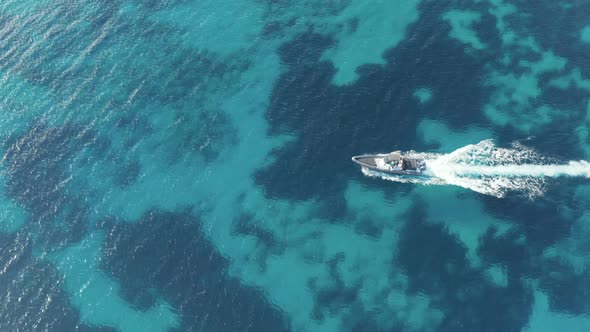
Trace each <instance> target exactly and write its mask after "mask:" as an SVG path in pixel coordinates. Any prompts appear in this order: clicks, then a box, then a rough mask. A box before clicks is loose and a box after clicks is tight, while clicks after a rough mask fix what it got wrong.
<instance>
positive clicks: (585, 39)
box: [580, 25, 590, 43]
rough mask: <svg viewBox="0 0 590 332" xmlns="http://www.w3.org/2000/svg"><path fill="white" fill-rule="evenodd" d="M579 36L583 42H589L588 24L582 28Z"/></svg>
mask: <svg viewBox="0 0 590 332" xmlns="http://www.w3.org/2000/svg"><path fill="white" fill-rule="evenodd" d="M580 38H581V39H582V41H583V42H585V43H590V25H589V26H587V27H585V28H584V29H582V31H581V33H580Z"/></svg>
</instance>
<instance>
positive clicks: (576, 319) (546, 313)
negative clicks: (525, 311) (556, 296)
mask: <svg viewBox="0 0 590 332" xmlns="http://www.w3.org/2000/svg"><path fill="white" fill-rule="evenodd" d="M534 298H535V304H534V306H533V310H532V313H531V317H530V319H529V322H528V324H527V326H526V327H525V328H524V329H523V332H553V331H568V332H570V331H571V332H586V331H590V318H589V317H584V316H572V315H570V314H566V313H560V312H554V311H552V310H551V308H550V298H549V295H548V294H547V293H544V292H542V291H541V290H539V289H535V291H534Z"/></svg>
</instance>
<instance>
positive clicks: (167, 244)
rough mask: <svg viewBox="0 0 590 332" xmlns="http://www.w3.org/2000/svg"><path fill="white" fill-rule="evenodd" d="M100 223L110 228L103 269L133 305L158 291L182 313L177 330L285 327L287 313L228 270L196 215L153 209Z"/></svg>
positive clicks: (141, 302)
mask: <svg viewBox="0 0 590 332" xmlns="http://www.w3.org/2000/svg"><path fill="white" fill-rule="evenodd" d="M102 227H104V229H105V231H106V233H107V234H108V235H107V238H106V240H105V248H108V255H105V257H104V259H103V262H102V263H103V269H104V270H105V271H108V272H109V273H111V274H112V275H113V276H114V277H115V278H116V279H117V280H118V281H119V282H120V283H121V289H122V292H123V294H124V296H125V297H126V298H127V300H128V301H130V303H132V304H134V305H138V306H142V307H146V306H149V305H151V304H153V303H150V302H151V301H153V299H154V295H153V294H159V295H160V296H162V298H164V299H165V300H166V301H168V302H169V303H170V304H171V305H172V306H173V307H174V308H175V309H177V310H178V312H179V313H180V315H181V318H182V326H181V327H180V328H179V330H182V331H202V330H205V331H286V330H289V325H288V321H287V319H286V318H285V316H284V315H283V314H282V313H281V312H280V311H278V310H277V309H276V308H275V307H273V306H272V305H271V304H270V303H268V302H267V301H266V300H265V299H264V295H263V294H262V293H261V292H260V291H258V290H256V289H254V288H251V287H247V286H244V285H242V284H241V283H240V281H239V280H238V279H235V278H233V277H229V276H228V275H227V273H228V261H227V259H226V258H225V257H223V256H222V255H221V254H220V253H219V252H218V251H217V250H216V249H215V248H214V247H213V246H212V245H211V244H210V243H209V240H208V239H207V238H206V237H205V236H204V235H203V231H202V230H201V229H200V227H199V222H198V220H195V218H194V217H191V216H190V215H188V214H180V213H178V214H173V213H161V212H157V211H153V212H151V213H149V214H147V215H146V216H145V217H144V218H143V219H142V220H140V221H138V222H136V223H134V224H119V223H115V222H105V223H104V224H103V225H102ZM171 257H172V258H174V259H171ZM146 292H147V293H146ZM150 299H151V300H150ZM211 308H215V311H212V310H211Z"/></svg>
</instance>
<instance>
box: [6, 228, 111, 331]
mask: <svg viewBox="0 0 590 332" xmlns="http://www.w3.org/2000/svg"><path fill="white" fill-rule="evenodd" d="M32 242H33V241H32V239H31V237H29V236H27V235H25V233H23V232H20V233H16V234H11V235H6V234H2V233H0V252H1V253H2V255H1V256H0V267H1V269H2V273H0V303H2V304H1V305H0V307H1V310H0V330H2V331H84V332H86V331H87V332H111V331H113V332H114V331H115V330H114V329H111V328H107V327H90V326H87V325H84V324H83V323H82V322H81V320H80V316H79V314H78V312H77V310H76V309H74V308H72V306H71V304H70V301H69V297H68V295H67V294H66V293H65V292H64V291H63V290H62V284H63V280H62V278H61V277H60V276H59V275H58V274H57V272H56V271H55V269H54V268H53V267H52V266H51V265H49V264H48V263H46V262H44V261H42V260H40V259H37V258H35V257H33V256H32V253H31V250H32V247H33V244H32Z"/></svg>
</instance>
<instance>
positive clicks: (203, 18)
mask: <svg viewBox="0 0 590 332" xmlns="http://www.w3.org/2000/svg"><path fill="white" fill-rule="evenodd" d="M263 14H264V4H263V3H261V2H259V1H253V0H235V1H226V0H225V1H224V0H221V1H220V0H204V1H199V2H198V3H186V4H177V5H176V6H173V7H169V8H167V9H165V10H162V11H159V12H157V13H155V14H153V15H151V18H152V19H153V20H154V21H156V22H162V23H166V24H169V25H173V26H176V27H178V28H182V29H184V30H185V31H186V32H185V34H184V36H183V37H182V39H183V46H185V47H194V48H197V49H207V50H210V51H212V52H215V53H217V54H219V55H221V56H229V55H230V54H232V53H235V52H237V51H239V50H241V49H244V48H250V47H251V46H252V45H253V44H255V43H256V41H257V40H258V38H259V37H260V36H259V35H260V32H261V29H262V28H263V27H264V20H263Z"/></svg>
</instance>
